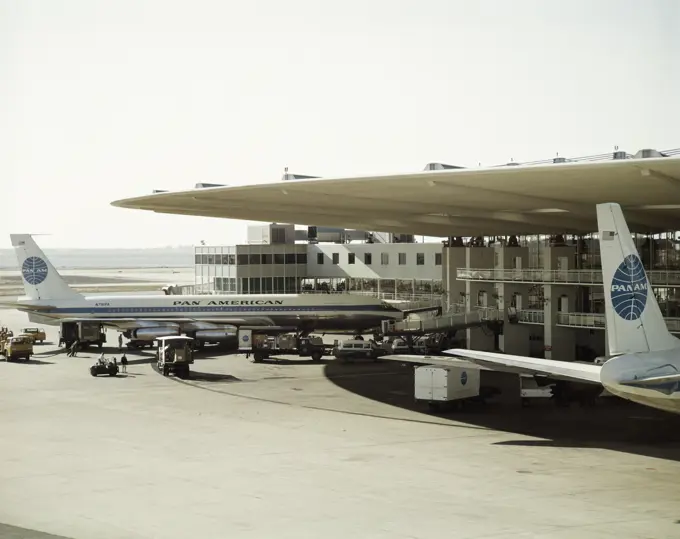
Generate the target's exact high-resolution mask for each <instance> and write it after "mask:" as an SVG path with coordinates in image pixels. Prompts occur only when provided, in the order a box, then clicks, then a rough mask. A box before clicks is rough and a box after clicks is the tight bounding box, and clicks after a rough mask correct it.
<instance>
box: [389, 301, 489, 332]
mask: <svg viewBox="0 0 680 539" xmlns="http://www.w3.org/2000/svg"><path fill="white" fill-rule="evenodd" d="M499 319H500V315H499V312H498V309H494V308H490V307H480V308H477V309H473V310H471V311H464V312H456V313H450V314H445V315H443V316H437V317H433V318H419V319H406V320H402V321H399V322H393V321H391V320H385V321H383V323H382V328H381V329H382V333H383V335H385V336H387V337H391V336H402V335H413V336H420V335H428V334H433V333H448V332H450V331H457V330H460V329H467V328H472V327H480V326H486V325H489V324H491V323H494V322H496V323H497V322H498V321H499Z"/></svg>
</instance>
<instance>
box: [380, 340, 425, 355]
mask: <svg viewBox="0 0 680 539" xmlns="http://www.w3.org/2000/svg"><path fill="white" fill-rule="evenodd" d="M386 347H387V348H386V349H387V351H388V352H390V353H392V354H408V353H413V354H423V355H425V354H427V347H426V345H425V342H424V341H422V340H418V341H416V342H414V343H413V350H411V349H409V346H408V343H407V342H406V341H405V340H404V339H393V340H391V341H390V342H388V344H387V345H386Z"/></svg>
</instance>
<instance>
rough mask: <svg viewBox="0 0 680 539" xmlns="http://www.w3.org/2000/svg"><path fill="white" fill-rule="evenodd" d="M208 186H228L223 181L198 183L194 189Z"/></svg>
mask: <svg viewBox="0 0 680 539" xmlns="http://www.w3.org/2000/svg"><path fill="white" fill-rule="evenodd" d="M207 187H226V185H224V184H223V183H197V184H196V186H195V187H194V189H205V188H207Z"/></svg>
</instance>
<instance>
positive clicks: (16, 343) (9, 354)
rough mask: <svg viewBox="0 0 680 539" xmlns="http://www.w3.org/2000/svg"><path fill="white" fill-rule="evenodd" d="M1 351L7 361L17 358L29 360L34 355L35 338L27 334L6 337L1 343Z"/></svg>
mask: <svg viewBox="0 0 680 539" xmlns="http://www.w3.org/2000/svg"><path fill="white" fill-rule="evenodd" d="M0 353H2V355H3V356H5V361H10V360H15V359H23V360H24V361H28V360H29V359H30V357H31V356H32V355H33V339H32V338H31V337H29V336H27V335H17V336H16V337H6V338H5V339H4V340H3V341H2V342H1V343H0Z"/></svg>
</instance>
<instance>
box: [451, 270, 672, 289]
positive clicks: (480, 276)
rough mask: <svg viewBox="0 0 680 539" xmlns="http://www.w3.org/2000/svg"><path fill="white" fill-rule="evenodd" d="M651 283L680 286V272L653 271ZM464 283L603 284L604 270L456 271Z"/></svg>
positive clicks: (650, 275) (648, 275)
mask: <svg viewBox="0 0 680 539" xmlns="http://www.w3.org/2000/svg"><path fill="white" fill-rule="evenodd" d="M647 277H648V278H649V281H650V282H651V283H652V284H653V285H655V286H680V271H678V270H668V271H666V270H651V271H648V272H647ZM456 278H457V279H459V280H463V281H500V282H519V283H548V284H549V283H555V284H577V285H578V284H600V285H601V284H602V270H542V269H482V268H467V269H466V268H463V269H458V270H456Z"/></svg>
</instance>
